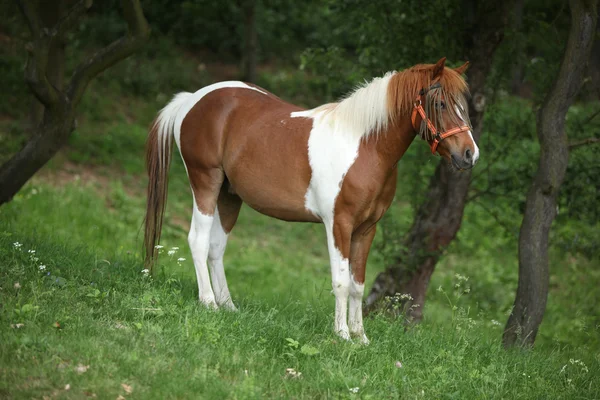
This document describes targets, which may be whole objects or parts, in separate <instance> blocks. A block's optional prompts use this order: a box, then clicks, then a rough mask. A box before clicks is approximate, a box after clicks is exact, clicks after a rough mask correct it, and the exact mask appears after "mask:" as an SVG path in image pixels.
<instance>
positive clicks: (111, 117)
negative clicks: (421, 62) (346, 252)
mask: <svg viewBox="0 0 600 400" xmlns="http://www.w3.org/2000/svg"><path fill="white" fill-rule="evenodd" d="M118 99H120V100H118ZM165 101H166V99H164V98H161V97H158V98H157V99H156V100H155V101H142V100H140V99H138V98H135V97H131V96H129V97H128V96H125V95H124V94H122V93H119V92H118V91H116V90H115V89H114V88H111V87H107V88H105V87H104V86H103V85H102V84H95V85H93V86H92V88H91V89H90V91H89V93H88V95H87V96H86V99H85V102H84V104H82V107H81V109H82V116H81V123H80V128H79V129H78V131H77V132H75V134H74V135H73V137H72V139H71V142H70V145H69V146H68V148H67V149H65V151H64V152H62V153H61V154H60V155H59V156H58V157H57V158H55V159H54V160H53V161H52V163H51V164H50V165H49V166H48V167H46V168H45V169H44V170H43V171H41V173H40V174H39V175H38V176H37V177H36V178H35V179H34V180H33V181H32V182H30V183H29V184H28V185H27V186H26V187H25V188H24V189H23V190H22V191H21V192H20V193H19V195H18V196H17V197H16V198H15V199H14V200H13V201H12V202H11V203H9V204H7V205H5V206H3V207H2V208H0V268H1V271H2V273H1V274H0V397H1V398H19V399H20V398H78V399H79V398H89V397H97V398H101V399H115V398H122V397H124V398H137V399H154V398H155V399H165V398H194V399H195V398H202V399H205V398H206V399H253V398H298V399H300V398H307V399H312V398H362V399H382V398H403V399H404V398H405V399H413V398H416V399H421V398H423V399H437V398H456V399H473V398H477V399H487V398H494V399H499V398H505V399H517V398H522V399H532V398H535V399H549V398H562V399H598V398H600V316H599V311H598V304H599V301H600V293H599V291H598V287H599V285H600V271H599V270H598V269H597V267H595V268H593V266H595V265H596V263H597V261H598V260H597V259H595V260H594V259H586V258H584V257H583V256H581V255H577V254H570V253H565V252H564V251H562V249H559V248H558V247H557V246H555V245H553V247H552V253H551V255H552V258H551V271H552V276H551V294H550V298H549V303H548V311H547V314H546V317H545V320H544V323H543V325H542V327H541V330H540V333H539V337H538V340H537V344H536V347H535V348H534V349H533V350H530V351H518V350H515V351H510V352H507V351H504V350H503V349H502V347H501V344H500V338H501V334H502V327H503V325H504V323H505V321H506V317H507V313H508V312H509V310H510V306H511V304H512V300H513V296H514V293H515V288H516V281H517V262H516V235H515V234H514V233H513V234H507V233H506V232H505V231H504V230H503V228H501V227H499V226H498V224H497V222H496V221H495V220H494V219H493V218H491V217H490V215H489V214H488V213H486V212H485V210H483V209H482V208H481V207H479V206H478V205H477V204H476V203H475V204H470V205H469V206H468V207H467V209H466V212H465V217H464V223H463V228H462V229H461V232H460V234H459V237H458V238H457V240H456V241H455V242H454V243H453V244H452V245H451V246H450V248H449V249H448V250H447V252H446V254H445V256H444V257H443V259H442V261H441V263H440V264H439V266H438V269H437V271H436V273H435V274H434V278H433V281H432V282H431V285H430V293H429V296H428V303H427V305H426V310H425V320H424V322H423V323H422V324H421V325H420V326H417V327H414V328H412V329H409V330H405V329H404V325H403V324H402V321H399V320H394V319H391V318H389V317H387V316H385V315H374V316H371V317H369V318H367V319H366V321H365V327H366V331H367V334H368V336H369V338H370V339H371V345H370V346H360V345H355V344H352V343H347V342H343V341H340V340H339V339H338V338H337V337H336V336H335V335H334V334H333V331H332V326H333V300H334V299H333V296H332V295H331V293H330V291H331V286H330V275H329V266H328V257H327V251H326V245H325V237H324V232H323V228H322V226H320V225H316V224H292V223H284V222H281V221H276V220H273V219H269V218H267V217H264V216H261V215H259V214H258V213H256V212H254V211H252V210H250V209H248V208H246V207H245V208H244V209H243V210H242V213H241V216H240V220H239V223H238V225H237V226H236V228H235V230H234V231H233V233H232V235H231V238H230V241H229V245H228V249H227V253H226V257H225V266H226V272H227V277H228V282H229V287H230V289H231V292H232V295H233V300H234V302H235V303H236V305H237V306H238V308H239V312H237V313H232V312H223V311H219V312H215V311H210V310H207V309H205V308H203V307H201V306H200V305H199V304H198V302H197V286H196V282H195V276H194V271H193V265H192V262H191V256H190V253H189V250H188V248H187V227H188V226H189V219H190V217H191V214H190V210H191V202H192V200H191V195H190V193H189V188H188V185H187V181H186V177H185V172H184V169H183V166H182V165H181V163H180V162H175V164H174V165H173V166H172V169H171V184H170V198H169V203H168V210H167V215H166V219H165V227H164V235H163V242H162V244H163V245H164V246H165V250H169V249H171V248H173V247H179V250H178V251H177V252H176V254H174V255H172V256H169V255H168V254H166V253H165V254H163V255H162V256H161V259H160V265H159V268H158V273H157V274H156V275H155V277H154V278H149V277H147V276H145V275H144V274H143V273H142V269H143V264H142V262H141V239H142V231H141V229H140V228H141V224H142V220H143V211H144V201H145V199H144V190H145V176H144V175H143V154H144V151H143V146H144V141H145V137H146V128H147V126H148V125H149V123H150V121H151V120H152V117H153V114H154V113H155V112H156V110H158V109H159V107H160V106H162V105H163V104H164V102H165ZM15 124H16V123H15V122H12V121H9V122H6V121H3V122H2V125H1V128H2V133H3V137H2V144H3V145H6V147H5V149H9V150H7V152H8V151H10V149H13V150H15V149H16V148H18V140H20V139H19V137H20V136H19V130H18V129H17V128H15ZM426 151H427V149H426V147H419V146H418V145H416V146H414V150H411V153H409V154H408V155H407V159H408V160H411V159H414V157H417V156H418V154H420V153H424V152H426ZM5 156H6V153H3V157H5ZM411 157H412V158H411ZM175 159H178V157H175ZM407 162H408V161H407ZM427 162H428V165H429V169H430V170H431V166H433V165H434V164H435V162H437V160H436V159H433V158H431V159H428V161H427ZM482 162H483V163H485V160H482ZM405 165H407V164H403V165H401V166H400V168H401V172H402V171H403V168H405ZM483 165H485V164H483ZM480 167H481V166H480ZM481 168H483V167H481ZM400 175H401V176H402V175H403V174H402V173H401V174H400ZM404 176H406V172H405V174H404ZM424 179H426V178H424ZM403 182H404V181H401V182H400V185H399V186H400V187H399V191H398V194H397V201H396V203H395V204H394V206H393V208H392V209H391V210H390V213H389V215H388V216H386V218H389V219H393V220H395V221H397V225H398V226H399V229H400V230H402V229H407V228H408V225H409V224H410V221H411V213H412V211H411V210H412V208H411V207H410V205H409V204H410V199H411V193H410V187H408V186H406V185H403ZM424 182H426V181H424ZM381 245H382V237H381V235H379V236H378V237H377V238H376V242H375V245H374V250H373V252H372V254H371V257H370V260H369V265H368V280H367V287H369V286H370V284H371V282H372V281H373V279H374V278H375V276H376V274H377V273H378V272H379V271H381V270H382V269H383V268H384V267H385V265H386V258H387V257H388V256H387V253H386V252H385V251H380V249H381V248H382V246H381ZM180 257H182V258H185V259H186V260H185V261H182V262H178V261H177V259H178V258H180ZM387 260H388V261H389V259H387ZM463 277H468V280H465V278H463ZM467 289H468V290H467ZM290 369H291V370H290Z"/></svg>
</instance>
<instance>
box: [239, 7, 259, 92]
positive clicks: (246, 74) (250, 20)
mask: <svg viewBox="0 0 600 400" xmlns="http://www.w3.org/2000/svg"><path fill="white" fill-rule="evenodd" d="M242 10H243V12H244V54H243V55H242V69H243V78H242V79H243V80H244V81H246V82H253V83H254V82H256V62H257V50H258V46H257V42H258V40H257V33H256V0H244V1H243V3H242Z"/></svg>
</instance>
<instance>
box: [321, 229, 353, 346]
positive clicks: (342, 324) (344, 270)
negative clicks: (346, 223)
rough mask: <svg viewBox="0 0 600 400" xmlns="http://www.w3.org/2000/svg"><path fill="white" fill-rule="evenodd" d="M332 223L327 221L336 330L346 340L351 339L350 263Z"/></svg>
mask: <svg viewBox="0 0 600 400" xmlns="http://www.w3.org/2000/svg"><path fill="white" fill-rule="evenodd" d="M331 225H332V224H328V223H326V225H325V227H326V229H325V230H326V233H327V245H328V248H329V261H330V264H331V286H332V287H333V294H334V295H335V320H334V330H335V332H336V333H337V334H338V335H339V336H340V337H341V338H342V339H345V340H350V332H349V330H348V323H347V312H348V295H349V293H350V263H349V262H348V259H346V258H344V257H343V256H342V254H341V253H340V251H339V250H338V249H337V247H335V243H334V238H333V228H332V226H331Z"/></svg>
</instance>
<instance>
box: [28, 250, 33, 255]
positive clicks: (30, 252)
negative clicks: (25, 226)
mask: <svg viewBox="0 0 600 400" xmlns="http://www.w3.org/2000/svg"><path fill="white" fill-rule="evenodd" d="M27 252H28V253H29V254H35V250H27Z"/></svg>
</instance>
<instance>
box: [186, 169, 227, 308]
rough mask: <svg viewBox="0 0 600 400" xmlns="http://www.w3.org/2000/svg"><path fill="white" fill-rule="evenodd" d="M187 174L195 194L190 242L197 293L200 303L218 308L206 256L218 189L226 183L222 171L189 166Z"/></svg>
mask: <svg viewBox="0 0 600 400" xmlns="http://www.w3.org/2000/svg"><path fill="white" fill-rule="evenodd" d="M188 175H189V177H190V183H191V186H192V193H193V195H194V210H193V214H192V224H191V227H190V233H189V235H188V242H189V245H190V249H191V251H192V258H193V259H194V267H195V269H196V279H197V280H198V296H199V298H200V302H201V303H203V304H205V305H207V306H208V307H212V308H217V303H216V301H215V294H214V292H213V290H212V287H211V284H210V278H209V276H208V266H207V258H208V251H209V246H210V245H209V244H210V235H211V228H212V226H213V222H214V220H215V217H214V212H215V208H216V204H217V198H218V195H219V188H220V187H221V184H222V183H223V172H222V171H221V170H217V169H211V170H198V169H188Z"/></svg>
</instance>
